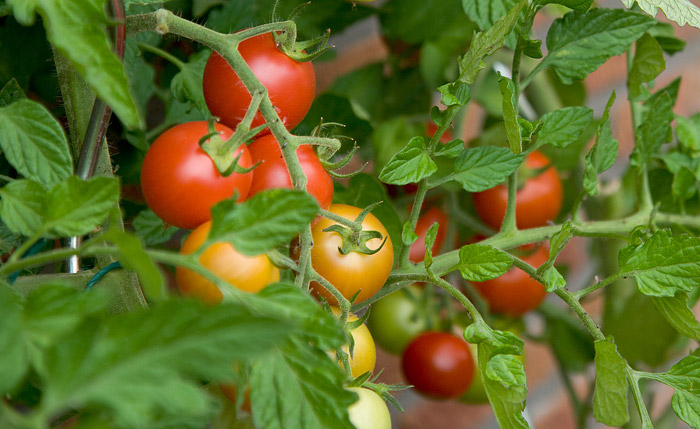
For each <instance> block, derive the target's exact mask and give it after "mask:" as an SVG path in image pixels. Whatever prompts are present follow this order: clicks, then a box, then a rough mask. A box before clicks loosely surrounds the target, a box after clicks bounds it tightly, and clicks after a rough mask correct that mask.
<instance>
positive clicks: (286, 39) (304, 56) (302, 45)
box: [272, 3, 335, 63]
mask: <svg viewBox="0 0 700 429" xmlns="http://www.w3.org/2000/svg"><path fill="white" fill-rule="evenodd" d="M307 4H308V3H307ZM302 6H305V5H302ZM272 35H273V36H274V38H275V44H276V45H277V48H278V49H279V50H280V51H282V52H283V53H284V54H285V55H286V56H288V57H289V58H291V59H293V60H294V61H298V62H300V63H303V62H307V61H311V60H313V59H314V58H317V57H318V56H320V55H322V54H324V53H326V51H328V50H330V49H332V48H334V47H335V46H334V45H329V44H328V41H329V40H330V38H331V29H330V28H329V29H327V30H326V31H325V32H324V33H323V34H322V35H320V36H318V37H314V38H312V39H309V40H304V41H298V40H296V28H295V29H294V31H284V32H279V33H276V32H273V33H272ZM307 50H308V52H306V51H307Z"/></svg>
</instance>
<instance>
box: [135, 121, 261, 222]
mask: <svg viewBox="0 0 700 429" xmlns="http://www.w3.org/2000/svg"><path fill="white" fill-rule="evenodd" d="M215 129H216V130H217V131H219V132H220V133H221V138H223V139H228V138H229V137H231V135H232V134H233V131H232V130H231V129H230V128H228V127H226V126H223V125H220V124H216V126H215ZM208 133H209V131H208V125H207V123H206V122H204V121H196V122H186V123H184V124H179V125H175V126H174V127H172V128H170V129H169V130H167V131H166V132H164V133H163V134H161V135H160V136H159V137H158V138H157V139H156V140H155V141H154V142H153V144H152V145H151V147H149V148H148V151H147V152H146V156H145V158H144V160H143V166H142V167H141V188H142V190H143V195H144V197H145V198H146V202H147V203H148V206H149V207H150V208H151V210H153V211H154V212H155V214H157V215H158V217H160V218H161V219H163V221H165V223H168V224H170V225H174V226H177V227H179V228H186V229H192V228H196V227H197V226H199V225H201V224H203V223H204V222H206V221H207V220H209V219H210V214H209V210H210V209H211V207H212V206H213V205H215V204H216V203H218V202H219V201H222V200H225V199H228V198H231V197H232V196H233V194H234V193H237V195H238V201H243V200H245V199H246V197H247V196H248V190H249V189H250V184H251V182H252V180H253V174H252V173H246V174H238V173H232V174H231V175H229V176H228V177H223V176H222V175H221V174H220V173H219V171H218V170H217V169H216V166H215V165H214V161H212V159H211V158H210V157H209V155H208V154H207V153H206V152H204V150H202V148H201V147H200V146H199V139H201V138H202V137H204V136H205V135H207V134H208ZM239 153H240V155H241V156H240V158H239V160H238V165H240V166H241V167H245V168H248V167H250V166H252V165H253V163H252V162H251V159H250V153H249V152H248V148H247V147H246V146H245V145H241V146H240V147H239V148H238V150H237V151H236V152H235V154H234V155H233V156H234V157H235V156H238V154H239Z"/></svg>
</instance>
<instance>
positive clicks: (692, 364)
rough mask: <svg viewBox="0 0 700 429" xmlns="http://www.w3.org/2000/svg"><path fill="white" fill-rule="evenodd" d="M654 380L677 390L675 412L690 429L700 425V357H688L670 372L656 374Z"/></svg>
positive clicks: (673, 405) (674, 404) (672, 403)
mask: <svg viewBox="0 0 700 429" xmlns="http://www.w3.org/2000/svg"><path fill="white" fill-rule="evenodd" d="M653 378H654V379H655V380H658V381H660V382H662V383H664V384H666V385H668V386H671V387H673V388H674V389H675V390H676V392H675V393H674V394H673V399H672V400H671V406H672V407H673V411H675V412H676V415H678V417H679V418H680V419H681V420H683V421H684V422H686V423H687V424H688V425H690V427H697V426H698V423H700V357H698V356H695V355H690V356H686V357H684V358H683V359H681V361H680V362H678V363H677V364H675V365H673V366H672V367H671V370H670V371H668V372H667V373H664V374H655V375H654V376H653Z"/></svg>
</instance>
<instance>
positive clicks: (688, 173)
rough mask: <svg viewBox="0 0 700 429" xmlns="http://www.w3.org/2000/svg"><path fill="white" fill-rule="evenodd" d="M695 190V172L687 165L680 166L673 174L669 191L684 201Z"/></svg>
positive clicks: (691, 195) (677, 198)
mask: <svg viewBox="0 0 700 429" xmlns="http://www.w3.org/2000/svg"><path fill="white" fill-rule="evenodd" d="M696 192H697V178H696V175H695V172H694V171H692V170H690V169H689V168H688V167H681V168H680V169H678V172H676V173H675V174H674V175H673V183H672V185H671V193H672V194H673V198H674V199H676V200H680V201H685V200H688V199H690V198H692V197H693V196H694V195H695V193H696Z"/></svg>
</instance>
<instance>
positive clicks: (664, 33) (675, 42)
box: [648, 22, 685, 55]
mask: <svg viewBox="0 0 700 429" xmlns="http://www.w3.org/2000/svg"><path fill="white" fill-rule="evenodd" d="M648 33H649V34H650V35H651V36H653V37H654V39H656V41H657V42H658V43H659V45H660V46H661V49H663V50H664V52H666V53H667V54H669V55H673V54H675V53H677V52H680V51H682V50H683V49H685V40H683V39H679V38H677V37H676V36H675V35H674V29H673V26H672V25H671V24H669V23H668V22H657V23H656V24H654V26H653V27H651V28H650V29H649V31H648Z"/></svg>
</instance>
